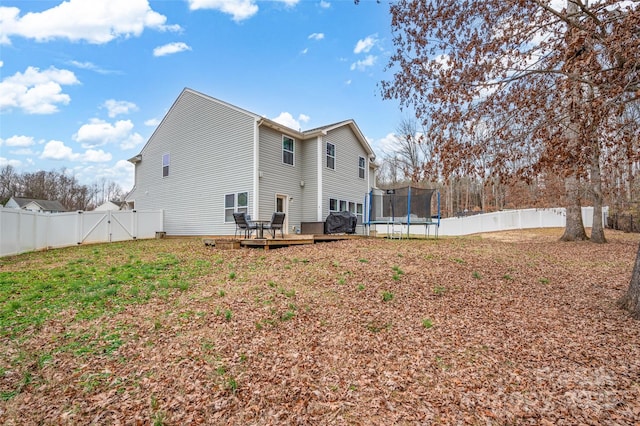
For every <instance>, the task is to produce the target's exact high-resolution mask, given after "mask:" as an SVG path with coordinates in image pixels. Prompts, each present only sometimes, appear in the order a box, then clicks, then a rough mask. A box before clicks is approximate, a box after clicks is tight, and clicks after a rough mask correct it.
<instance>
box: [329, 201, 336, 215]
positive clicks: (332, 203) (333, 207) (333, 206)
mask: <svg viewBox="0 0 640 426" xmlns="http://www.w3.org/2000/svg"><path fill="white" fill-rule="evenodd" d="M337 211H338V200H336V199H335V198H329V212H337Z"/></svg>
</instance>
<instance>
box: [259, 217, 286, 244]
mask: <svg viewBox="0 0 640 426" xmlns="http://www.w3.org/2000/svg"><path fill="white" fill-rule="evenodd" d="M283 226H284V213H282V212H275V213H273V215H272V216H271V222H270V223H268V224H266V225H264V229H268V230H269V232H271V235H272V236H273V238H275V237H276V231H277V230H278V229H279V230H280V235H281V236H282V238H284V231H283V229H282V228H283Z"/></svg>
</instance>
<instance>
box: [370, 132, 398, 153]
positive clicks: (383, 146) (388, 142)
mask: <svg viewBox="0 0 640 426" xmlns="http://www.w3.org/2000/svg"><path fill="white" fill-rule="evenodd" d="M372 145H374V148H377V151H379V152H382V153H386V154H391V153H393V152H396V151H397V150H398V149H399V145H398V137H397V136H396V134H395V133H388V134H387V136H385V137H384V138H382V139H380V140H378V141H377V142H374V143H373V144H372Z"/></svg>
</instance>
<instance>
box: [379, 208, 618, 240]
mask: <svg viewBox="0 0 640 426" xmlns="http://www.w3.org/2000/svg"><path fill="white" fill-rule="evenodd" d="M608 212H609V209H608V207H605V208H603V212H602V216H603V218H602V220H603V222H602V223H603V224H605V223H607V221H606V218H607V215H608ZM582 221H583V222H584V226H585V227H587V228H589V227H591V225H592V224H593V207H583V208H582ZM565 223H566V210H565V209H564V208H552V209H523V210H507V211H501V212H495V213H484V214H477V215H472V216H465V217H450V218H446V219H442V220H441V221H440V227H439V228H438V235H449V236H458V235H469V234H478V233H481V232H495V231H508V230H512V229H526V228H562V227H564V226H565ZM371 229H372V230H376V231H377V232H378V234H387V233H390V232H392V231H391V230H393V232H394V233H395V234H396V235H400V232H402V235H407V226H406V225H398V224H393V225H387V224H379V225H372V226H371ZM435 231H436V229H435V227H434V226H433V225H432V226H430V227H429V228H426V227H425V226H424V225H411V227H410V229H409V231H408V232H409V234H410V235H412V236H424V235H425V234H426V233H427V232H429V234H430V235H431V236H433V235H434V233H435Z"/></svg>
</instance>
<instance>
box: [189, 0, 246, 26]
mask: <svg viewBox="0 0 640 426" xmlns="http://www.w3.org/2000/svg"><path fill="white" fill-rule="evenodd" d="M188 1H189V9H191V10H198V9H214V10H218V11H220V12H222V13H226V14H228V15H231V17H232V19H233V20H234V21H236V22H240V21H243V20H245V19H249V18H251V17H252V16H253V15H255V14H256V13H258V5H257V4H256V3H255V1H253V0H188Z"/></svg>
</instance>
